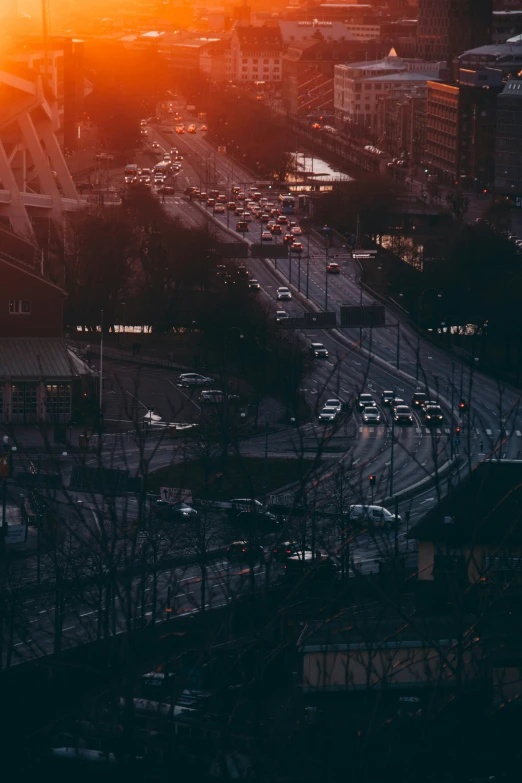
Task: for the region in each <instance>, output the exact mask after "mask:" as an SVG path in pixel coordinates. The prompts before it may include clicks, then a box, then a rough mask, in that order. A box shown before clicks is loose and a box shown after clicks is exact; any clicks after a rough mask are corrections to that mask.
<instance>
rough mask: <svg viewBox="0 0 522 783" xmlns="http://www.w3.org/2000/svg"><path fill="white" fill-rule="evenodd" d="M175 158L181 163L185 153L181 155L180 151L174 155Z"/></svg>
mask: <svg viewBox="0 0 522 783" xmlns="http://www.w3.org/2000/svg"><path fill="white" fill-rule="evenodd" d="M174 160H177V161H179V162H180V163H181V161H182V160H183V155H180V154H179V152H178V154H177V155H175V156H174Z"/></svg>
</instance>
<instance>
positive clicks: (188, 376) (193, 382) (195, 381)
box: [178, 372, 212, 386]
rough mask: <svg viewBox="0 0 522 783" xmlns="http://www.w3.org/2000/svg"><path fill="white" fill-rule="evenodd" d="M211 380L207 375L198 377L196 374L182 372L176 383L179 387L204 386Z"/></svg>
mask: <svg viewBox="0 0 522 783" xmlns="http://www.w3.org/2000/svg"><path fill="white" fill-rule="evenodd" d="M211 380H212V378H209V377H208V376H207V375H199V373H197V372H184V373H182V374H181V375H180V376H179V379H178V383H179V384H180V385H181V386H206V384H207V383H210V382H211Z"/></svg>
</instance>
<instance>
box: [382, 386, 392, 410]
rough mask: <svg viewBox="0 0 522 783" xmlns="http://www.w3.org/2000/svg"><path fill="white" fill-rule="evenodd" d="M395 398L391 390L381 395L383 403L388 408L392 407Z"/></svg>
mask: <svg viewBox="0 0 522 783" xmlns="http://www.w3.org/2000/svg"><path fill="white" fill-rule="evenodd" d="M394 397H395V392H393V391H389V390H388V391H383V393H382V394H381V402H382V404H383V405H387V406H388V407H390V405H391V403H392V400H393V399H394Z"/></svg>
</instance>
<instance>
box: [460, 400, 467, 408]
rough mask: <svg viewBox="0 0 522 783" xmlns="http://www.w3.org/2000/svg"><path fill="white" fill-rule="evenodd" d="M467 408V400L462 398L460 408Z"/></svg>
mask: <svg viewBox="0 0 522 783" xmlns="http://www.w3.org/2000/svg"><path fill="white" fill-rule="evenodd" d="M466 408H467V405H466V401H465V400H461V401H460V402H459V410H461V411H465V410H466Z"/></svg>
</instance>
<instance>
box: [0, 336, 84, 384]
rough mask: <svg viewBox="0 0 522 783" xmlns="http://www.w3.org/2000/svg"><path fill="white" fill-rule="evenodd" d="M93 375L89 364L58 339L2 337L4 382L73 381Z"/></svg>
mask: <svg viewBox="0 0 522 783" xmlns="http://www.w3.org/2000/svg"><path fill="white" fill-rule="evenodd" d="M91 374H93V371H92V370H91V369H90V367H89V365H88V364H86V363H85V362H84V361H82V359H80V358H79V357H78V356H77V355H76V354H75V353H74V352H73V351H72V350H71V349H69V348H68V347H67V345H66V344H65V342H64V341H63V340H60V339H58V338H43V337H36V338H33V337H30V338H29V337H27V338H26V337H16V338H10V337H2V338H0V379H6V378H11V379H20V378H23V379H24V380H29V379H33V380H72V379H74V378H79V377H81V376H82V375H91Z"/></svg>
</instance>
